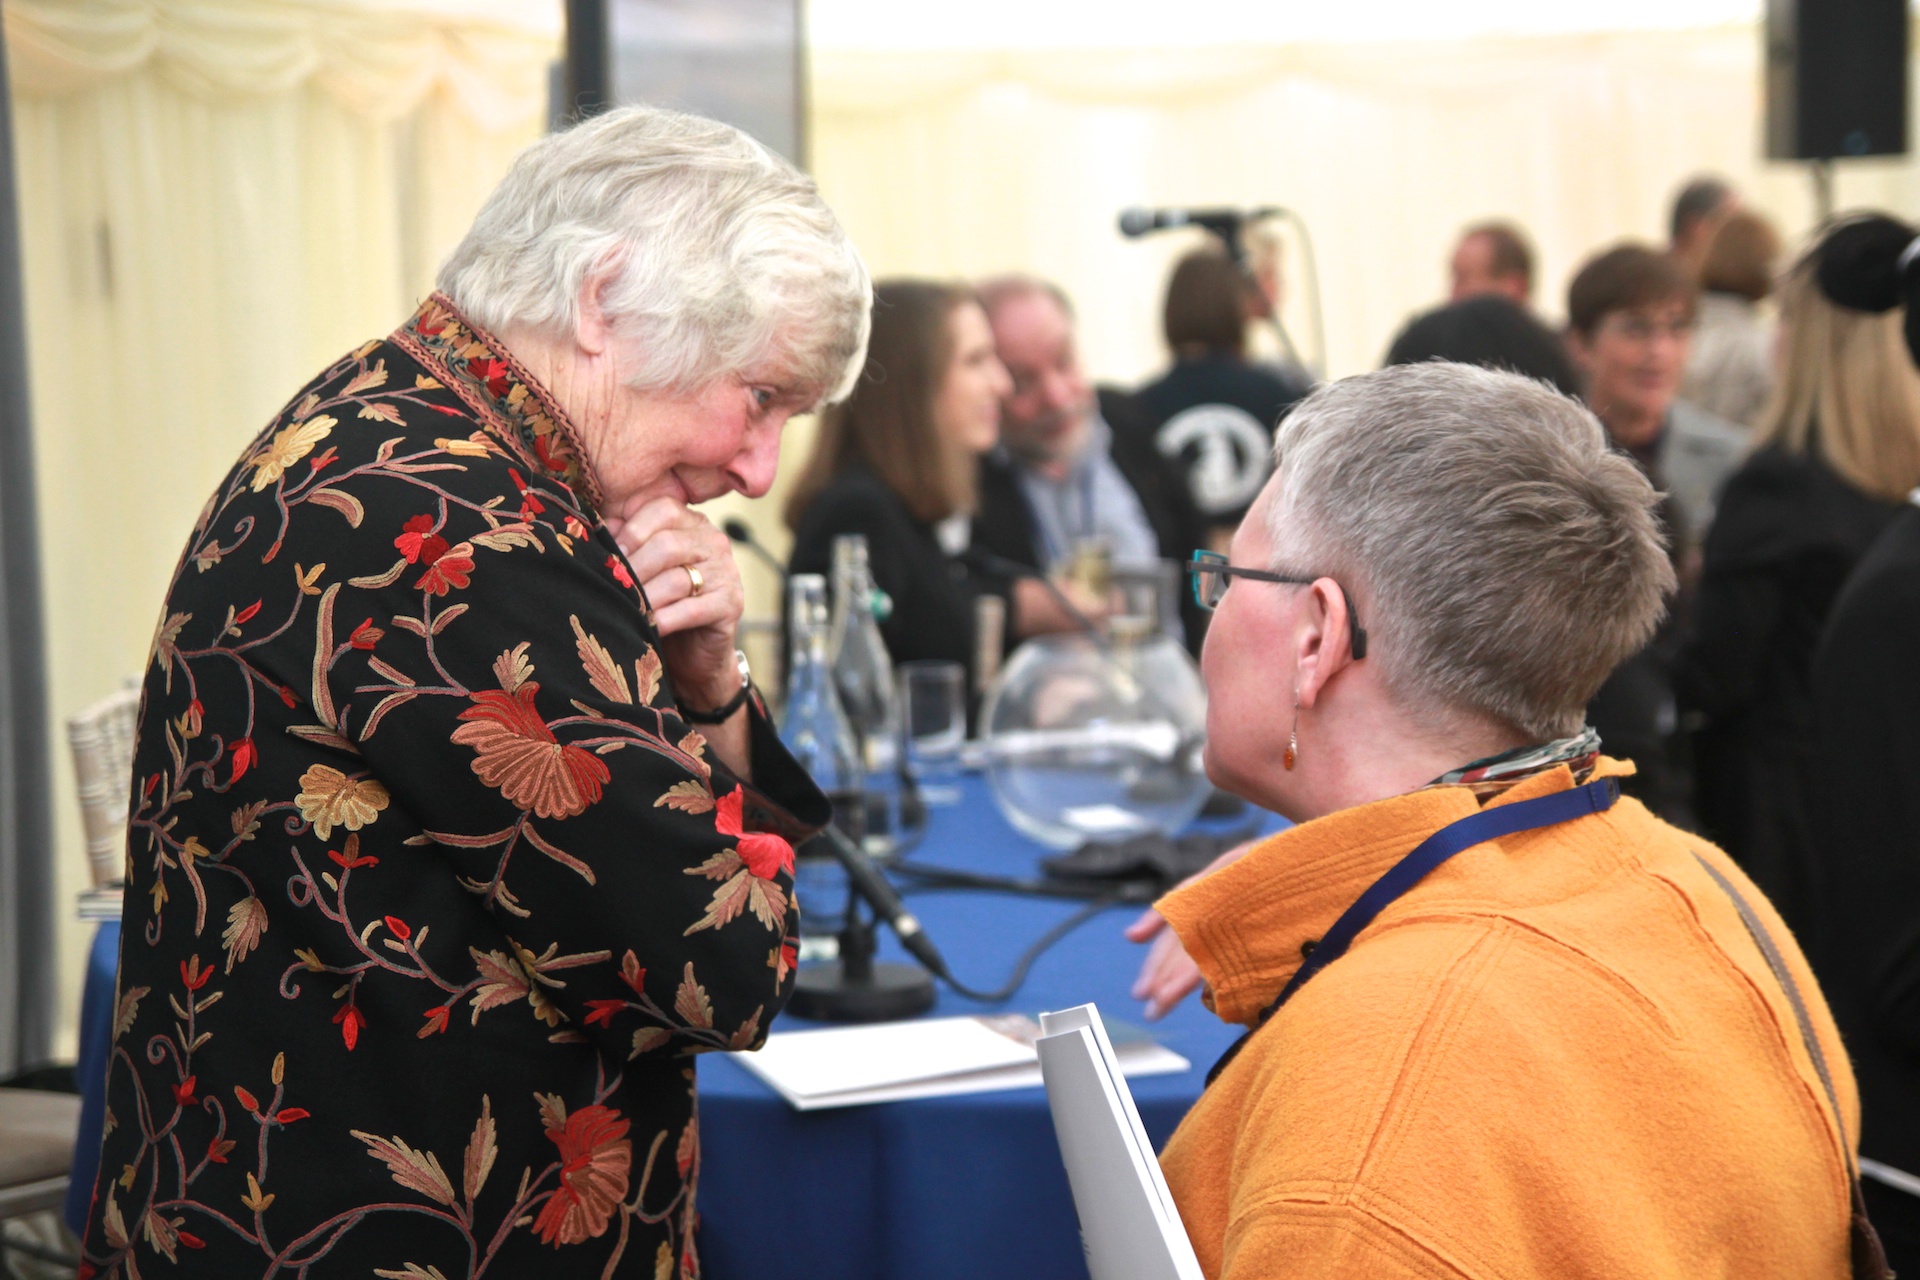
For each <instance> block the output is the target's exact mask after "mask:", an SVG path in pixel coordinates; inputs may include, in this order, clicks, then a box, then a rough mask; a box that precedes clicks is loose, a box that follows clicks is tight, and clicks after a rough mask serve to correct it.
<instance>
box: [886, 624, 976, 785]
mask: <svg viewBox="0 0 1920 1280" xmlns="http://www.w3.org/2000/svg"><path fill="white" fill-rule="evenodd" d="M900 688H901V690H902V692H903V693H904V695H905V699H906V714H905V717H904V718H905V720H906V728H907V772H908V773H909V774H911V775H912V776H913V780H914V783H915V785H917V786H918V787H919V788H920V799H921V800H922V801H923V802H925V803H926V804H928V805H950V804H958V803H959V801H960V747H961V744H962V743H964V742H965V741H966V740H967V702H966V689H967V673H966V669H965V668H964V667H962V666H961V665H960V664H959V663H957V662H949V661H946V660H944V659H925V660H921V661H917V662H903V663H901V664H900Z"/></svg>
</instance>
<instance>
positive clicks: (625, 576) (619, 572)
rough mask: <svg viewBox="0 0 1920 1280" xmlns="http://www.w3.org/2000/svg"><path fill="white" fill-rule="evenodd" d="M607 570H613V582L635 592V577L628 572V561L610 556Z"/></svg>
mask: <svg viewBox="0 0 1920 1280" xmlns="http://www.w3.org/2000/svg"><path fill="white" fill-rule="evenodd" d="M607 568H609V569H611V570H613V580H614V581H615V582H617V583H619V584H620V585H621V586H623V587H625V588H626V589H627V590H629V591H631V590H633V575H632V574H631V573H628V572H627V564H626V561H624V560H622V559H621V558H620V557H619V556H608V557H607Z"/></svg>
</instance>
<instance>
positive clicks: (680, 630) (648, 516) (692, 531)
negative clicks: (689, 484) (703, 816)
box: [602, 498, 749, 779]
mask: <svg viewBox="0 0 1920 1280" xmlns="http://www.w3.org/2000/svg"><path fill="white" fill-rule="evenodd" d="M602 519H603V520H604V521H605V523H606V526H607V529H608V531H609V532H611V533H612V534H613V538H614V541H615V542H617V543H618V544H619V545H620V550H621V552H622V553H624V554H625V555H626V557H627V563H628V564H630V565H631V566H632V567H633V574H634V579H635V581H637V582H638V583H639V584H640V587H641V589H642V590H644V591H645V592H646V593H647V602H648V603H649V604H650V605H652V606H653V618H654V625H655V627H656V628H658V630H659V632H660V661H661V662H662V664H663V665H664V666H665V667H666V669H667V675H668V676H669V677H670V678H671V679H672V681H673V688H674V694H675V696H676V697H677V698H678V699H679V700H680V701H681V702H683V703H685V704H686V705H688V706H690V707H693V708H694V709H696V710H700V711H710V710H713V709H715V708H717V707H720V706H723V705H724V704H726V703H727V702H729V701H731V700H732V698H733V696H734V694H736V693H738V692H739V691H740V674H739V668H738V665H737V664H736V663H735V661H734V656H733V655H734V650H735V648H736V647H737V646H738V636H739V631H740V615H741V613H742V612H743V611H744V610H745V608H746V599H747V597H746V591H745V589H744V588H743V587H742V586H741V584H740V568H739V566H738V565H737V564H735V563H734V559H733V545H732V543H730V542H729V541H728V540H727V535H726V534H725V533H723V532H722V531H721V530H720V529H719V528H718V527H716V526H715V525H714V523H713V521H711V520H709V519H707V517H706V516H704V515H702V514H700V513H699V512H698V511H694V510H691V509H690V508H688V507H687V506H685V505H684V504H682V503H680V502H678V501H676V500H675V499H673V498H653V499H650V500H649V501H647V502H646V503H644V504H642V505H641V506H640V507H639V508H638V509H636V510H635V511H633V512H632V513H631V514H623V513H620V512H608V513H606V514H605V515H603V517H602ZM689 567H691V568H692V569H694V570H696V571H698V573H699V575H700V590H699V592H698V593H697V594H696V593H695V591H694V589H693V586H694V576H693V574H691V573H689V572H688V571H687V570H688V568H689ZM746 723H747V717H746V714H745V711H744V709H743V710H742V711H741V712H739V713H736V714H735V715H733V716H731V717H729V718H728V720H727V722H726V723H725V724H720V725H702V726H700V732H701V734H702V735H703V736H704V737H706V739H707V741H708V742H709V743H710V744H711V745H712V746H713V748H714V750H715V751H716V752H718V753H719V755H720V758H721V760H722V761H723V762H724V763H725V764H726V765H727V767H728V768H729V769H732V770H733V771H734V773H736V774H737V775H739V776H740V777H741V778H743V779H744V778H747V777H748V776H749V774H748V772H747V732H746Z"/></svg>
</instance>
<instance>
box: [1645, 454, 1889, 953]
mask: <svg viewBox="0 0 1920 1280" xmlns="http://www.w3.org/2000/svg"><path fill="white" fill-rule="evenodd" d="M1899 511H1900V506H1899V504H1897V503H1891V502H1886V501H1883V500H1881V499H1878V498H1874V497H1871V496H1869V495H1867V494H1864V493H1862V492H1860V491H1859V490H1858V489H1856V488H1854V487H1853V486H1852V485H1850V484H1848V483H1847V482H1846V481H1844V480H1842V479H1841V478H1840V477H1839V476H1838V475H1836V474H1834V472H1833V471H1832V470H1831V469H1830V468H1829V467H1827V466H1826V465H1825V464H1824V463H1822V462H1821V461H1819V460H1818V459H1817V458H1811V457H1803V456H1801V455H1798V454H1792V453H1787V452H1785V451H1783V450H1780V449H1763V450H1761V451H1760V452H1759V453H1756V454H1754V455H1753V457H1751V458H1749V459H1748V460H1747V462H1746V464H1745V465H1743V466H1742V467H1741V468H1740V470H1738V471H1736V472H1735V473H1734V474H1733V476H1732V478H1731V479H1729V480H1728V481H1727V487H1726V490H1725V492H1724V494H1723V495H1722V497H1721V499H1720V507H1719V512H1718V514H1717V515H1716V516H1715V518H1714V523H1713V527H1712V529H1711V530H1709V531H1708V534H1707V542H1706V555H1705V561H1704V566H1703V569H1702V573H1701V578H1700V586H1699V589H1698V591H1697V593H1696V595H1695V598H1694V602H1693V626H1692V635H1691V637H1690V638H1689V639H1688V641H1687V643H1686V646H1685V648H1684V649H1683V650H1682V652H1681V654H1680V658H1679V662H1678V664H1677V667H1676V670H1675V675H1674V692H1675V695H1676V696H1677V698H1678V700H1679V705H1680V710H1681V712H1682V714H1683V716H1685V718H1686V719H1687V721H1688V722H1689V723H1690V724H1694V722H1697V724H1694V735H1693V774H1694V811H1695V814H1696V816H1697V817H1698V818H1699V820H1700V823H1701V827H1700V830H1701V834H1703V835H1705V836H1706V837H1707V838H1708V839H1710V840H1712V841H1713V842H1714V843H1715V844H1717V845H1719V846H1720V847H1721V848H1722V849H1725V850H1726V851H1727V852H1728V853H1729V854H1730V855H1732V857H1733V858H1734V860H1735V861H1736V862H1738V863H1740V865H1741V867H1742V868H1743V869H1744V870H1745V871H1746V872H1747V874H1748V875H1750V876H1752V877H1753V880H1754V883H1755V884H1757V885H1759V886H1760V888H1761V890H1762V891H1763V892H1764V893H1765V894H1766V895H1767V897H1768V899H1769V900H1771V901H1772V902H1773V904H1774V906H1775V907H1777V908H1779V910H1780V914H1781V916H1782V918H1784V919H1785V920H1786V922H1787V924H1788V925H1789V926H1791V927H1796V928H1797V927H1799V926H1801V925H1802V924H1803V923H1804V919H1805V905H1806V884H1805V882H1804V869H1805V867H1806V865H1807V862H1808V859H1809V857H1810V843H1809V841H1810V832H1809V828H1808V825H1807V812H1806V783H1807V769H1808V767H1809V765H1810V764H1811V751H1812V741H1813V734H1814V707H1813V692H1812V688H1811V680H1812V667H1813V652H1814V648H1815V646H1816V645H1817V644H1818V643H1819V639H1820V629H1821V627H1822V626H1823V625H1824V624H1825V623H1826V620H1827V614H1828V611H1829V610H1830V609H1831V608H1832V607H1833V601H1834V598H1835V597H1836V596H1837V595H1838V594H1839V593H1840V588H1841V586H1842V584H1844V583H1845V582H1846V580H1847V575H1848V574H1850V573H1851V572H1852V571H1853V569H1854V566H1855V565H1857V564H1858V563H1859V562H1860V558H1861V557H1862V556H1864V555H1865V554H1866V553H1867V550H1868V548H1870V547H1871V546H1872V545H1873V543H1874V540H1875V539H1876V538H1878V537H1879V536H1880V534H1881V533H1882V532H1884V531H1885V529H1886V527H1887V524H1888V522H1890V521H1891V520H1892V519H1893V517H1894V516H1895V515H1897V514H1898V513H1899Z"/></svg>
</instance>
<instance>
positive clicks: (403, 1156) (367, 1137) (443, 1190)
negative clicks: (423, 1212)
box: [351, 1129, 454, 1206]
mask: <svg viewBox="0 0 1920 1280" xmlns="http://www.w3.org/2000/svg"><path fill="white" fill-rule="evenodd" d="M351 1132H352V1134H353V1136H354V1137H356V1138H358V1139H360V1141H362V1142H364V1143H366V1144H367V1154H368V1155H370V1156H372V1157H374V1158H375V1159H376V1160H381V1161H384V1162H385V1163H386V1166H387V1168H388V1169H389V1170H390V1171H392V1173H393V1180H394V1181H395V1182H397V1183H399V1184H400V1185H401V1186H403V1187H405V1188H407V1190H409V1191H417V1192H419V1193H420V1194H421V1195H423V1196H425V1197H427V1199H429V1200H432V1201H435V1202H437V1203H439V1204H444V1205H448V1206H451V1205H452V1204H453V1200H454V1196H453V1184H452V1183H451V1182H448V1181H447V1173H446V1170H444V1169H442V1168H441V1167H440V1157H438V1156H436V1155H434V1154H433V1153H432V1152H431V1151H415V1150H414V1149H413V1148H412V1147H410V1146H408V1145H407V1144H406V1143H405V1142H404V1141H402V1140H401V1139H399V1138H382V1137H378V1136H377V1135H375V1134H371V1133H365V1132H362V1131H361V1130H359V1129H354V1130H352V1131H351Z"/></svg>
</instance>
